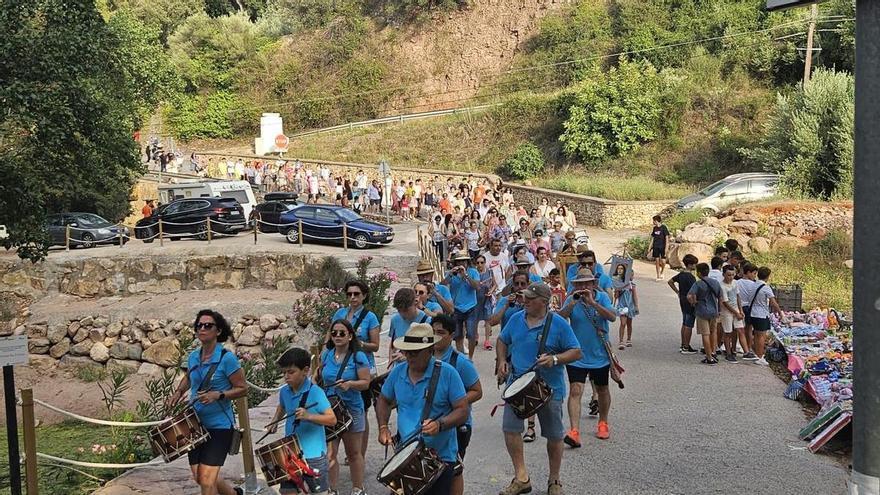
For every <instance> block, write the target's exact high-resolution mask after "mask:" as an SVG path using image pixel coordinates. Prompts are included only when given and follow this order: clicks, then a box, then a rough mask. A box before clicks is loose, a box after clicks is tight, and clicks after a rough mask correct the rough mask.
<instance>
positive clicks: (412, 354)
mask: <svg viewBox="0 0 880 495" xmlns="http://www.w3.org/2000/svg"><path fill="white" fill-rule="evenodd" d="M422 351H424V349H419V350H417V351H413V350H405V351H400V352H401V353H402V354H403V355H404V356H415V355H416V354H418V353H420V352H422Z"/></svg>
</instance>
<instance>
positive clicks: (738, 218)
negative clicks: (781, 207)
mask: <svg viewBox="0 0 880 495" xmlns="http://www.w3.org/2000/svg"><path fill="white" fill-rule="evenodd" d="M733 220H734V221H735V222H755V223H761V221H762V220H764V215H762V214H760V213H758V212H756V211H749V210H737V211H736V213H734V214H733Z"/></svg>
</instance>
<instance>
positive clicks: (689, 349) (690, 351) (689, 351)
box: [681, 345, 697, 354]
mask: <svg viewBox="0 0 880 495" xmlns="http://www.w3.org/2000/svg"><path fill="white" fill-rule="evenodd" d="M681 353H682V354H696V353H697V350H696V349H694V348H693V347H691V346H689V345H683V346H681Z"/></svg>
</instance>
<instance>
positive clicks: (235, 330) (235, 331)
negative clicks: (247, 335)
mask: <svg viewBox="0 0 880 495" xmlns="http://www.w3.org/2000/svg"><path fill="white" fill-rule="evenodd" d="M244 327H245V325H244V324H243V323H241V322H239V323H236V324H235V326H233V327H232V338H233V339H235V340H238V338H239V337H240V336H241V332H243V331H244Z"/></svg>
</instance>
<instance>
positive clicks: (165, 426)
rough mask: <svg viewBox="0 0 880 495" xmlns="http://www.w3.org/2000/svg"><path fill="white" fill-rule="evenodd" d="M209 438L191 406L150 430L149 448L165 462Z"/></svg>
mask: <svg viewBox="0 0 880 495" xmlns="http://www.w3.org/2000/svg"><path fill="white" fill-rule="evenodd" d="M208 438H210V434H209V433H208V431H207V430H206V429H205V428H203V427H202V423H201V422H200V421H199V417H198V416H197V415H196V410H195V409H193V407H192V406H188V407H187V408H186V409H184V410H183V411H181V412H180V413H178V414H177V415H176V416H174V417H173V418H171V419H169V420H168V421H165V422H164V423H162V424H160V425H157V426H154V427H152V428H150V446H151V447H152V448H153V454H155V455H161V456H162V459H164V460H165V462H171V461H173V460H174V459H177V458H178V457H180V456H182V455H184V454H186V453H187V452H189V451H191V450H192V449H194V448H196V447H198V446H199V445H201V444H203V443H205V442H207V441H208Z"/></svg>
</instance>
